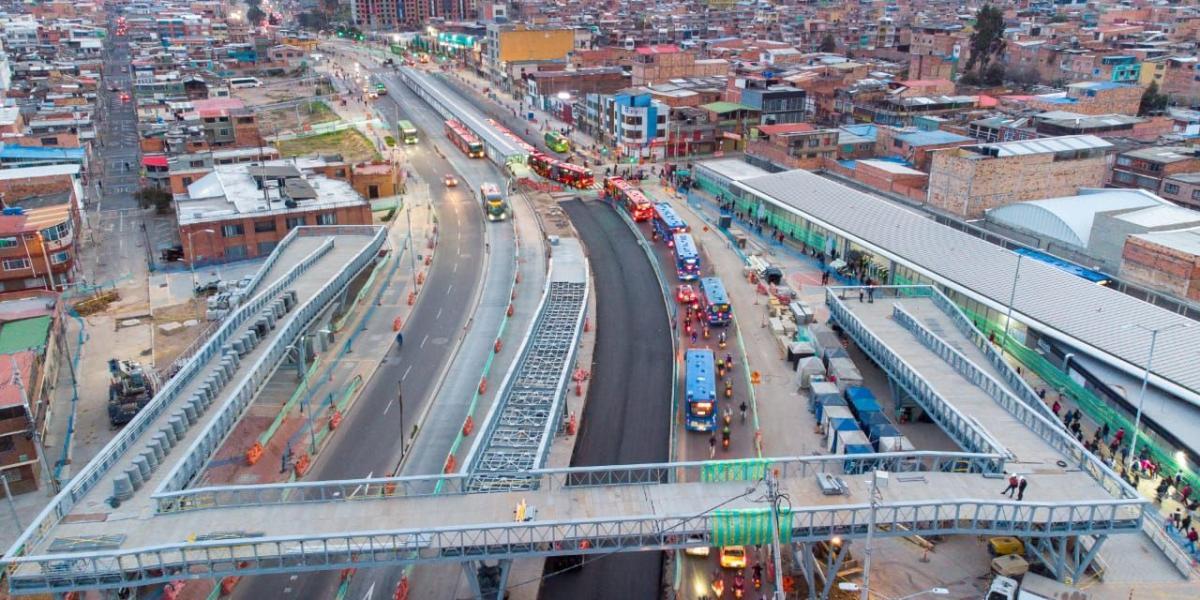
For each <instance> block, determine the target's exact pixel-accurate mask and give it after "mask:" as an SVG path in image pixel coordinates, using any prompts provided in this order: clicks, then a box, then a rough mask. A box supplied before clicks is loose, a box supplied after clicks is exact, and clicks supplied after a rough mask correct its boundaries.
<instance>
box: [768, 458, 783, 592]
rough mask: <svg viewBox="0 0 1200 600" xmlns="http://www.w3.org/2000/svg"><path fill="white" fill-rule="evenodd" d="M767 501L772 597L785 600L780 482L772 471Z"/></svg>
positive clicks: (769, 475)
mask: <svg viewBox="0 0 1200 600" xmlns="http://www.w3.org/2000/svg"><path fill="white" fill-rule="evenodd" d="M767 499H768V501H769V502H770V503H771V554H773V555H774V556H773V557H772V561H773V562H774V565H775V593H773V594H772V595H771V597H772V598H773V599H774V600H784V598H785V596H784V592H783V560H782V558H781V556H782V554H783V552H782V549H781V548H780V544H779V482H778V481H776V480H775V476H774V475H773V474H772V473H771V471H770V470H769V469H768V470H767Z"/></svg>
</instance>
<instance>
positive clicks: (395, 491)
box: [153, 451, 1003, 513]
mask: <svg viewBox="0 0 1200 600" xmlns="http://www.w3.org/2000/svg"><path fill="white" fill-rule="evenodd" d="M852 458H853V459H854V461H855V462H856V463H858V464H859V465H861V464H863V463H864V462H865V463H869V466H873V467H875V468H876V469H880V470H885V471H895V472H914V471H915V472H954V473H980V472H986V470H987V468H988V467H989V466H990V465H991V464H992V463H994V462H995V461H997V460H1002V459H1003V457H1002V456H1000V455H997V454H974V453H968V452H934V451H918V452H885V453H878V454H856V455H853V456H852ZM846 462H847V457H846V456H844V455H840V454H839V455H824V456H793V457H778V458H765V459H745V460H731V461H691V462H676V463H651V464H638V465H614V466H602V467H572V468H555V469H533V470H530V471H519V472H513V473H509V475H511V476H513V477H514V478H518V477H519V478H520V479H521V480H522V481H524V480H527V479H529V478H531V477H532V478H535V479H537V480H538V482H539V483H538V487H539V489H540V490H542V491H545V492H553V491H556V490H562V489H566V488H576V487H595V486H619V485H647V484H661V483H667V482H670V481H703V482H718V481H732V480H742V481H756V480H758V479H760V478H761V477H762V475H763V474H764V473H765V469H767V468H770V469H775V470H778V471H779V477H780V478H783V479H787V478H804V477H810V476H813V475H816V474H817V473H831V474H835V475H843V474H847V473H846V470H845V466H846ZM473 475H474V474H472V473H454V474H448V475H441V474H437V475H420V476H408V477H383V478H374V479H348V480H341V481H305V482H294V483H274V484H266V485H229V486H213V487H205V488H192V489H187V490H181V491H174V492H162V493H156V494H154V496H153V498H154V500H155V501H156V502H157V508H158V512H160V513H174V512H184V511H191V510H206V509H214V508H231V507H245V506H264V505H278V504H304V503H314V502H343V501H362V500H368V499H388V498H404V497H422V496H432V495H438V494H444V495H459V494H469V493H474V492H473V491H472V489H471V488H470V485H469V484H470V479H471V478H472V477H473ZM498 475H500V476H502V475H504V474H503V473H500V474H498ZM439 482H442V487H441V489H435V488H437V486H438V483H439Z"/></svg>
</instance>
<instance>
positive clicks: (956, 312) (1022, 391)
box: [901, 286, 1061, 426]
mask: <svg viewBox="0 0 1200 600" xmlns="http://www.w3.org/2000/svg"><path fill="white" fill-rule="evenodd" d="M901 287H903V286H901ZM932 298H933V303H934V305H936V306H937V307H938V308H940V309H942V312H944V313H946V315H947V316H949V317H950V319H951V320H952V321H954V325H955V326H956V327H958V330H959V332H961V333H962V334H963V335H964V336H966V337H967V339H969V340H971V343H972V344H975V347H976V348H979V350H980V351H981V352H983V355H984V356H986V357H987V359H988V361H989V362H991V363H992V366H993V367H995V368H996V372H998V373H1000V376H1001V377H1003V378H1004V383H1007V384H1008V387H1009V388H1010V389H1012V390H1016V392H1017V396H1018V397H1019V398H1020V399H1021V400H1023V401H1025V404H1026V405H1028V406H1029V407H1030V408H1033V409H1034V410H1037V411H1038V412H1040V413H1041V415H1042V416H1043V417H1046V418H1047V419H1049V420H1050V421H1051V422H1053V423H1058V416H1057V415H1055V414H1054V411H1052V410H1050V407H1048V406H1046V403H1045V402H1043V401H1042V399H1041V397H1039V396H1038V395H1037V392H1034V391H1033V388H1031V387H1029V383H1028V382H1026V381H1025V379H1024V378H1023V377H1021V376H1020V375H1018V374H1017V372H1016V371H1014V370H1013V368H1012V366H1011V365H1009V364H1008V361H1006V360H1004V356H1003V355H1001V354H1000V352H999V351H997V350H996V347H995V345H993V344H991V343H990V342H988V340H987V338H986V337H984V336H983V334H982V333H980V331H979V330H978V329H975V326H974V325H973V324H971V320H970V319H968V318H967V315H964V314H963V312H962V311H961V310H960V309H959V308H958V305H956V304H955V303H954V302H952V301H951V300H950V299H949V298H947V297H946V295H945V294H943V293H942V292H941V291H940V290H937V289H936V288H934V289H933V295H932ZM1060 426H1061V425H1060Z"/></svg>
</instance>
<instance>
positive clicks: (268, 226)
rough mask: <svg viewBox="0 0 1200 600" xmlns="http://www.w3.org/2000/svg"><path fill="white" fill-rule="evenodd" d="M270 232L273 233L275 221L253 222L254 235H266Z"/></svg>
mask: <svg viewBox="0 0 1200 600" xmlns="http://www.w3.org/2000/svg"><path fill="white" fill-rule="evenodd" d="M270 231H275V219H271V220H270V221H255V222H254V233H267V232H270Z"/></svg>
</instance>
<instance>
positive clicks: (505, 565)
mask: <svg viewBox="0 0 1200 600" xmlns="http://www.w3.org/2000/svg"><path fill="white" fill-rule="evenodd" d="M462 565H463V570H464V571H466V575H467V585H469V586H470V588H471V597H473V598H478V599H480V600H500V598H503V597H504V588H506V587H508V572H509V570H510V569H511V567H512V561H511V560H498V561H496V564H495V565H488V564H487V563H486V562H485V561H482V560H479V561H471V562H465V563H463V564H462Z"/></svg>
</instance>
